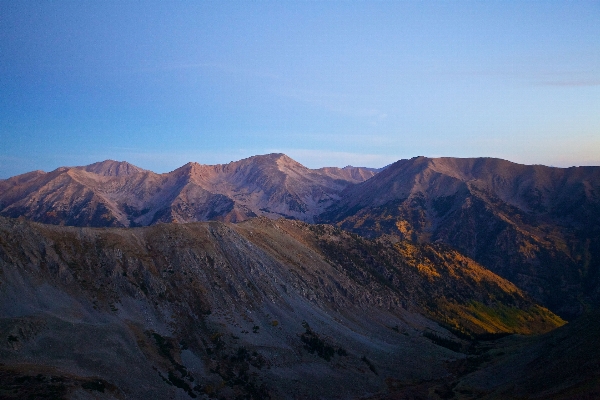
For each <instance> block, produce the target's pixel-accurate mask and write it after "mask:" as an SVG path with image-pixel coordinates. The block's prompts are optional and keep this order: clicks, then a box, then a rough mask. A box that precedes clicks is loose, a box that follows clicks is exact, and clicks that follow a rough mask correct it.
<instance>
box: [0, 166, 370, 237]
mask: <svg viewBox="0 0 600 400" xmlns="http://www.w3.org/2000/svg"><path fill="white" fill-rule="evenodd" d="M375 173H376V170H373V169H369V168H356V167H346V168H322V169H319V170H311V169H308V168H306V167H304V166H303V165H301V164H299V163H297V162H296V161H294V160H292V159H291V158H289V157H287V156H286V155H284V154H269V155H264V156H255V157H250V158H247V159H244V160H240V161H236V162H231V163H229V164H223V165H201V164H197V163H189V164H186V165H184V166H182V167H181V168H178V169H176V170H175V171H172V172H170V173H166V174H155V173H153V172H151V171H146V170H143V169H141V168H138V167H136V166H134V165H131V164H129V163H127V162H116V161H104V162H100V163H96V164H92V165H88V166H85V167H73V168H67V167H62V168H58V169H57V170H55V171H52V172H49V173H44V172H42V171H35V172H31V173H28V174H24V175H19V176H16V177H13V178H10V179H7V180H3V181H0V215H4V216H9V217H19V216H25V217H27V218H29V219H31V220H34V221H38V222H43V223H50V224H57V225H72V226H97V227H101V226H122V227H126V226H141V225H144V226H145V225H152V224H155V223H157V222H192V221H207V220H222V221H231V222H236V221H242V220H244V219H247V218H251V217H255V216H258V215H265V216H269V217H272V218H279V217H281V216H283V217H289V218H295V219H299V220H303V221H308V222H312V221H313V220H314V217H315V215H317V214H319V213H321V212H322V211H323V210H324V209H325V208H326V207H327V206H330V205H331V204H332V203H333V202H334V201H336V200H338V199H339V193H340V192H341V191H342V190H343V189H345V188H347V187H348V186H349V185H352V184H355V183H358V182H362V181H364V180H365V179H368V178H370V177H372V176H373V175H375Z"/></svg>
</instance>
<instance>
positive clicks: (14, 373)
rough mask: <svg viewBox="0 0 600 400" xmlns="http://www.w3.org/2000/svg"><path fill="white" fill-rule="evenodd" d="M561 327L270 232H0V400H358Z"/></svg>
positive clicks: (25, 228)
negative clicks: (491, 347) (482, 347)
mask: <svg viewBox="0 0 600 400" xmlns="http://www.w3.org/2000/svg"><path fill="white" fill-rule="evenodd" d="M110 170H111V171H112V172H111V173H114V172H116V171H117V170H116V169H114V168H112V169H110ZM127 170H128V168H125V171H127ZM142 173H143V172H142ZM563 323H564V322H563V321H562V320H561V319H560V318H559V317H557V316H556V315H554V314H552V313H551V312H549V311H548V310H547V309H545V308H543V307H540V306H539V305H536V304H535V303H534V302H533V301H532V300H531V299H530V298H529V296H527V295H526V294H524V293H523V292H522V291H520V290H519V289H517V288H516V287H515V286H514V285H513V284H511V283H510V282H508V281H506V280H504V279H502V278H500V277H498V276H496V275H494V274H493V273H491V272H489V271H487V270H485V269H484V268H482V267H481V266H479V265H478V264H477V263H475V262H474V261H472V260H470V259H468V258H465V257H464V256H462V255H460V254H458V253H457V252H456V251H454V250H452V249H449V248H448V247H447V246H444V245H440V244H433V245H432V244H422V245H418V244H414V243H410V242H406V241H398V240H397V238H393V237H385V236H384V237H381V238H379V239H378V240H368V239H364V238H361V237H359V236H357V235H354V234H350V233H347V232H344V231H341V230H339V229H337V228H334V227H331V226H327V225H309V224H306V223H302V222H299V221H290V220H285V219H280V220H277V221H274V220H270V219H267V218H255V219H251V220H248V221H245V222H243V223H240V224H227V223H221V222H205V223H189V224H159V225H155V226H151V227H144V228H129V229H119V228H78V227H61V226H54V225H42V224H37V223H33V222H30V221H26V220H24V219H6V218H0V338H2V340H0V359H1V360H2V364H1V365H0V397H3V398H4V397H11V396H12V397H16V398H36V397H44V396H45V397H49V396H50V394H52V396H53V397H55V398H56V397H71V398H90V397H94V396H93V395H97V396H99V397H100V398H189V397H191V398H196V397H198V398H200V397H202V396H210V397H211V398H227V399H230V398H231V399H234V398H250V399H265V398H273V399H275V398H277V399H279V398H340V397H342V398H358V397H362V396H366V395H371V394H374V393H387V392H388V391H389V390H390V388H391V386H390V384H393V385H396V384H397V382H404V383H405V386H406V385H414V384H416V383H419V382H422V381H424V382H433V381H436V380H440V379H441V380H444V379H448V376H449V374H451V373H453V372H452V371H453V370H454V366H453V364H452V363H451V362H450V361H459V360H465V359H466V358H467V355H466V354H467V353H468V352H469V348H470V347H471V346H472V345H473V343H475V342H473V340H474V339H475V340H478V339H484V338H489V337H496V336H497V335H498V334H502V333H511V332H514V333H523V334H525V333H526V334H536V333H542V332H546V331H549V330H552V329H554V328H556V327H558V326H560V325H562V324H563ZM495 335H496V336H495ZM94 398H96V397H94Z"/></svg>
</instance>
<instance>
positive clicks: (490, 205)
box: [320, 157, 600, 318]
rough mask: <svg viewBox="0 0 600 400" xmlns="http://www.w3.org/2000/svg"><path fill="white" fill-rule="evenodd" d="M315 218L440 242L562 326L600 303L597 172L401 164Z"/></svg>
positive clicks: (472, 162)
mask: <svg viewBox="0 0 600 400" xmlns="http://www.w3.org/2000/svg"><path fill="white" fill-rule="evenodd" d="M320 219H321V221H325V222H330V223H335V224H337V225H338V226H340V227H342V228H344V229H348V230H352V231H354V232H357V233H359V234H361V235H365V236H367V237H376V236H378V235H381V234H384V233H385V234H394V235H397V236H399V237H401V238H408V239H411V240H414V241H416V242H443V243H447V244H449V245H451V246H452V247H454V248H456V249H457V250H459V251H460V252H461V253H463V254H465V255H467V256H469V257H471V258H473V259H475V260H476V261H478V262H479V263H481V264H482V265H483V266H485V267H486V268H489V269H490V270H492V271H494V272H495V273H497V274H499V275H501V276H503V277H505V278H507V279H509V280H510V281H512V282H514V283H515V284H516V285H517V286H519V287H520V288H521V289H524V290H526V291H527V292H529V293H530V294H531V295H532V296H534V297H535V298H536V299H537V300H538V301H541V302H542V303H543V304H545V305H547V306H548V307H550V308H551V309H552V310H554V311H556V312H558V313H560V314H561V315H563V316H565V317H568V318H572V317H574V316H576V315H578V314H579V313H581V312H582V310H583V309H584V308H585V306H586V305H587V304H594V305H598V304H600V167H577V168H576V167H573V168H551V167H545V166H540V165H534V166H529V165H520V164H515V163H511V162H509V161H504V160H499V159H491V158H473V159H456V158H435V159H429V158H425V157H417V158H413V159H410V160H400V161H398V162H396V163H394V164H392V165H391V166H389V167H388V168H387V169H385V170H384V171H382V172H381V173H379V174H377V175H376V176H374V177H373V178H372V179H369V180H368V181H365V182H363V183H361V184H358V185H355V186H352V187H349V188H347V189H346V190H345V191H344V192H343V194H342V199H341V200H340V201H339V202H337V203H336V204H334V205H333V206H331V207H330V208H329V209H328V210H327V212H325V213H324V214H322V215H321V216H320Z"/></svg>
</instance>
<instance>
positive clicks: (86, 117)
mask: <svg viewBox="0 0 600 400" xmlns="http://www.w3.org/2000/svg"><path fill="white" fill-rule="evenodd" d="M599 14H600V4H599V3H597V2H569V3H567V2H545V3H535V2H530V3H525V4H523V3H521V2H486V3H473V2H468V3H467V2H465V3H452V4H451V3H445V2H427V3H422V2H419V3H417V2H401V3H400V2H376V3H374V2H283V3H281V2H268V1H267V2H260V3H250V2H202V3H195V2H173V3H162V2H145V3H143V4H141V3H134V2H120V3H116V2H112V3H111V2H89V3H75V2H63V3H49V2H48V3H45V2H38V3H34V2H30V3H11V2H2V3H0V15H2V18H0V93H2V95H0V142H1V143H2V146H0V179H1V178H7V177H10V176H13V175H17V174H20V173H24V172H28V171H32V170H35V169H42V170H46V171H49V170H53V169H55V168H57V167H59V166H65V165H87V164H91V163H93V162H97V161H101V160H105V159H115V160H126V161H128V162H130V163H132V164H135V165H137V166H139V167H141V168H145V169H149V170H152V171H155V172H166V171H170V170H173V169H175V168H177V167H179V166H181V165H183V164H185V163H186V162H189V161H196V162H199V163H203V164H219V163H220V164H222V163H227V162H230V161H234V160H239V159H242V158H245V157H249V156H252V155H256V154H265V153H272V152H281V153H285V154H287V155H289V156H290V157H292V158H294V159H295V160H297V161H298V162H300V163H302V164H304V165H306V166H307V167H310V168H319V167H323V166H339V167H343V166H345V165H348V164H351V165H355V166H366V167H382V166H384V165H386V164H389V163H391V162H394V161H396V160H398V159H401V158H411V157H413V156H418V155H424V156H428V157H437V156H449V157H483V156H486V157H498V158H503V159H507V160H510V161H514V162H519V163H524V164H544V165H553V166H561V167H567V166H571V165H600V152H598V149H600V41H598V38H599V37H600V25H598V24H597V21H598V17H599Z"/></svg>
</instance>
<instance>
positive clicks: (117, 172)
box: [79, 160, 144, 176]
mask: <svg viewBox="0 0 600 400" xmlns="http://www.w3.org/2000/svg"><path fill="white" fill-rule="evenodd" d="M79 169H83V170H84V171H86V172H91V173H94V174H97V175H103V176H128V175H134V174H137V173H140V172H142V171H144V170H143V169H141V168H139V167H136V166H135V165H133V164H130V163H128V162H127V161H115V160H104V161H100V162H97V163H94V164H90V165H87V166H85V167H79Z"/></svg>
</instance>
